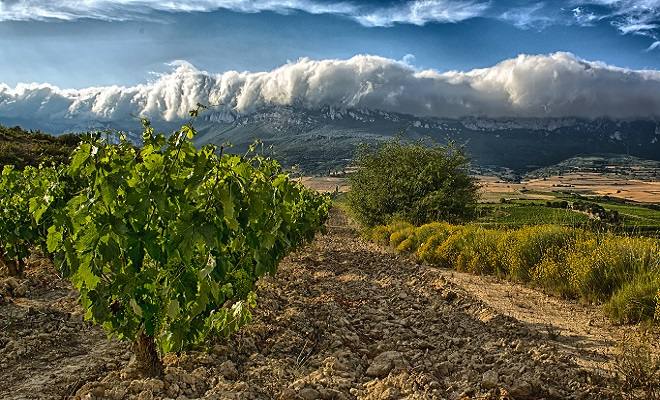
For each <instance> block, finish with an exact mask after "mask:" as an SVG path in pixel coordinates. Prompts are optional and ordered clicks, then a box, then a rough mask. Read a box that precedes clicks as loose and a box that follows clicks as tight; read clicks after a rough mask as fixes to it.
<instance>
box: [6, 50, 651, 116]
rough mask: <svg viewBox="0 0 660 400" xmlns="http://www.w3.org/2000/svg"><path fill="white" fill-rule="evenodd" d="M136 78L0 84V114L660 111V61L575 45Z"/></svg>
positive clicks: (187, 69) (179, 67) (180, 70)
mask: <svg viewBox="0 0 660 400" xmlns="http://www.w3.org/2000/svg"><path fill="white" fill-rule="evenodd" d="M173 68H174V70H173V71H172V72H171V73H168V74H164V75H160V76H158V77H157V78H156V79H155V80H154V81H152V82H149V83H145V84H142V85H137V86H132V87H122V86H109V87H92V88H86V89H81V90H64V89H60V88H57V87H54V86H51V85H48V84H34V83H33V84H19V85H17V86H15V87H9V86H8V85H3V84H0V120H2V119H16V118H38V119H47V120H49V121H53V122H62V121H122V120H127V119H130V118H132V117H131V116H132V115H141V116H145V117H150V118H153V119H162V120H167V121H174V120H177V119H181V118H185V117H186V115H187V112H188V111H189V110H191V109H193V108H194V107H195V105H196V104H197V103H198V102H200V103H203V104H223V105H224V107H227V108H231V109H233V110H235V111H238V112H244V113H246V112H250V111H253V110H256V109H258V108H259V107H263V106H267V105H298V106H302V107H307V108H312V109H313V108H316V107H321V106H324V105H333V106H337V107H346V108H352V107H357V108H362V107H364V108H373V109H382V110H386V111H395V112H401V113H408V114H414V115H419V116H432V117H461V116H489V117H567V116H571V117H584V118H596V117H603V116H604V117H612V118H634V117H641V118H658V117H660V71H655V70H630V69H624V68H618V67H614V66H610V65H606V64H604V63H601V62H591V61H586V60H583V59H580V58H578V57H576V56H574V55H572V54H570V53H554V54H550V55H520V56H518V57H516V58H512V59H508V60H505V61H502V62H500V63H499V64H497V65H494V66H492V67H489V68H483V69H475V70H471V71H466V72H461V71H449V72H439V71H436V70H418V69H415V68H414V67H412V66H411V65H409V64H408V63H406V62H403V61H397V60H392V59H388V58H382V57H377V56H368V55H359V56H355V57H352V58H350V59H346V60H335V59H330V60H311V59H300V60H298V61H296V62H292V63H289V64H285V65H283V66H281V67H279V68H276V69H274V70H272V71H267V72H237V71H228V72H224V73H220V74H212V73H208V72H205V71H200V70H197V69H196V68H195V67H193V66H192V65H190V64H188V63H186V62H177V63H176V65H175V66H173Z"/></svg>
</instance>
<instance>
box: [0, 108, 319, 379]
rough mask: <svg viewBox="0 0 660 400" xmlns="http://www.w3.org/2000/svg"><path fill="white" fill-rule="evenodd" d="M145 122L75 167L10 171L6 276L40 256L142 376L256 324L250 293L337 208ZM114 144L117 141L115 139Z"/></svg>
mask: <svg viewBox="0 0 660 400" xmlns="http://www.w3.org/2000/svg"><path fill="white" fill-rule="evenodd" d="M194 135H195V130H194V129H193V128H192V127H191V126H190V125H184V126H183V127H182V128H181V129H180V130H178V131H176V132H175V133H174V134H172V135H171V136H169V137H167V138H166V137H165V136H164V135H163V134H157V133H156V132H155V131H154V129H153V128H152V127H151V126H150V124H149V123H148V122H146V121H145V123H144V133H143V136H142V140H143V144H142V146H141V147H140V148H139V149H138V148H136V147H134V146H133V145H132V144H131V143H129V142H128V141H127V140H126V138H124V137H118V138H112V139H113V140H109V139H110V138H109V137H108V135H103V134H93V135H89V136H87V137H84V138H83V139H82V141H81V142H80V144H79V145H78V147H77V148H76V149H75V151H74V152H73V154H72V156H71V161H70V163H69V164H68V165H55V166H44V165H41V166H38V167H32V166H27V167H25V168H24V169H22V170H19V169H16V168H14V167H12V166H5V167H4V169H3V171H2V180H0V212H1V213H2V214H1V215H0V251H1V257H2V259H1V261H2V263H3V264H4V265H5V266H6V269H7V270H8V272H9V273H10V274H11V275H14V276H17V277H21V276H22V275H23V274H24V273H25V268H29V266H27V267H26V265H25V260H26V259H27V257H28V256H29V255H30V253H31V252H40V253H43V254H45V255H46V256H47V257H48V258H50V259H52V260H53V261H54V264H55V265H56V266H57V268H58V270H59V272H60V274H62V275H63V276H65V277H68V278H70V280H71V282H72V283H73V285H74V287H75V288H76V289H77V290H78V291H79V293H80V301H81V305H82V307H83V309H84V316H85V319H86V320H89V321H92V322H94V323H96V324H99V325H101V326H102V327H103V328H104V329H105V330H107V331H108V333H110V334H111V335H113V336H115V337H117V338H118V339H120V340H128V341H131V342H132V343H133V349H134V352H135V355H136V360H137V363H138V365H139V368H140V369H141V370H142V371H143V372H144V373H145V374H146V375H151V376H159V375H161V374H162V372H163V366H162V361H161V355H163V354H166V353H169V352H173V351H181V350H184V349H188V348H191V347H193V346H196V345H199V344H201V343H203V342H204V341H205V340H206V339H207V338H209V337H214V336H226V335H228V334H230V333H232V332H234V331H236V330H237V329H238V328H239V327H240V326H242V325H244V324H245V323H247V322H248V321H249V320H250V318H251V310H252V309H253V308H254V307H255V301H256V297H255V294H254V285H255V283H256V281H257V280H258V278H259V277H260V276H262V275H264V274H272V273H274V272H275V270H276V269H277V265H278V263H279V261H280V260H281V259H282V258H283V257H284V256H285V255H286V254H288V253H290V252H291V251H293V250H295V249H296V248H298V247H299V246H300V245H301V244H303V243H305V242H307V241H309V240H311V239H312V238H313V236H314V234H315V232H317V231H318V230H319V229H320V228H321V227H322V226H323V223H324V221H325V219H326V218H327V214H328V208H329V200H328V198H327V197H325V196H323V195H319V194H317V193H315V192H312V191H310V190H308V189H306V188H304V187H303V186H302V185H300V184H298V183H295V182H293V181H291V180H290V179H289V178H288V176H287V175H286V174H284V173H283V172H282V170H281V168H280V166H279V164H278V163H277V162H276V161H274V160H272V159H269V158H267V157H264V156H261V155H259V154H256V153H255V151H254V149H252V151H251V152H250V153H248V154H246V155H228V154H223V152H222V149H220V151H217V149H216V148H214V147H212V146H208V147H204V148H202V149H196V148H195V146H193V144H192V139H193V137H194ZM114 139H117V140H114Z"/></svg>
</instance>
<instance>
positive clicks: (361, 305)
mask: <svg viewBox="0 0 660 400" xmlns="http://www.w3.org/2000/svg"><path fill="white" fill-rule="evenodd" d="M31 271H32V272H30V274H28V276H27V278H26V279H24V280H18V281H17V280H8V279H5V280H4V282H2V283H0V294H2V295H3V300H0V301H2V302H4V303H2V304H1V305H0V398H1V399H61V398H74V399H141V400H147V399H194V398H203V399H304V400H311V399H338V400H339V399H365V400H367V399H614V398H619V396H620V391H621V384H620V382H619V381H618V380H617V379H616V378H615V377H614V376H613V374H612V373H611V372H610V369H611V364H612V363H611V360H612V352H611V351H609V350H608V349H611V348H612V346H613V343H614V342H615V341H616V340H617V337H618V336H617V335H619V334H620V333H621V331H620V330H619V328H616V327H611V326H610V328H608V329H605V325H606V322H604V320H603V321H601V320H598V321H595V322H594V323H593V324H592V325H597V326H601V325H602V326H601V328H598V327H597V328H594V329H590V328H588V327H587V328H585V330H583V331H580V330H579V329H578V328H575V329H572V330H571V329H568V328H567V326H569V327H570V326H575V324H577V325H580V324H581V322H580V321H587V322H586V323H587V325H588V324H589V321H590V320H593V319H594V317H593V315H592V314H590V313H591V312H592V311H590V310H589V309H588V308H585V307H581V306H580V307H578V306H576V305H575V304H572V303H567V302H564V301H561V300H557V299H551V300H548V301H543V300H542V299H543V297H538V296H543V295H542V294H539V293H538V292H534V291H531V290H530V289H526V288H519V289H520V293H523V294H524V293H527V291H530V293H532V294H531V295H530V296H524V295H520V296H513V295H509V296H508V297H507V296H504V295H502V296H497V295H494V294H493V293H490V292H489V293H485V292H484V288H485V287H487V286H488V285H490V286H492V287H495V286H497V285H504V286H503V287H502V288H500V289H501V290H502V292H501V294H502V293H504V291H506V290H508V291H509V292H513V291H515V288H516V286H515V285H511V284H503V283H499V282H493V281H492V280H489V279H486V278H482V277H470V278H467V277H465V276H461V275H455V274H452V273H450V272H448V271H443V270H438V269H435V268H430V267H426V266H420V265H418V264H416V263H414V262H413V261H411V260H409V259H406V258H404V257H401V256H397V255H396V254H393V253H392V252H389V251H387V250H385V249H381V248H378V247H377V246H375V245H373V244H370V243H367V242H365V241H364V240H363V239H361V238H360V237H359V236H358V235H357V233H356V232H355V230H353V229H352V228H351V227H350V226H349V224H348V223H347V220H346V218H345V217H344V216H343V215H342V214H340V213H339V212H334V213H333V216H332V218H331V220H330V222H329V226H328V233H327V234H326V235H319V236H318V238H317V239H316V240H315V241H314V242H313V243H312V244H310V245H309V246H308V247H306V248H305V249H303V250H302V251H300V252H298V253H296V254H293V255H292V256H290V257H288V258H287V259H286V260H285V261H284V262H283V263H282V265H281V267H280V270H279V272H278V273H277V275H276V276H275V277H269V278H266V279H264V280H263V281H262V282H261V284H260V286H259V290H258V295H259V299H258V309H257V311H256V312H255V315H254V321H253V323H252V324H250V325H249V326H247V327H246V328H244V329H243V330H242V331H240V332H239V333H238V334H236V335H234V336H233V337H231V338H230V339H228V340H221V341H217V342H214V343H212V345H211V348H210V351H208V352H188V353H185V354H180V355H169V356H167V357H166V358H165V364H166V374H165V376H164V377H163V379H162V380H161V379H142V378H140V377H139V376H137V375H136V374H135V372H134V370H133V369H132V367H131V365H130V361H129V358H130V353H129V352H128V350H127V347H128V346H127V345H126V344H122V343H117V342H115V341H112V340H108V339H107V338H106V336H105V335H104V333H103V332H101V331H100V330H99V329H98V328H97V327H92V326H89V325H87V324H86V323H84V322H83V321H82V318H81V316H80V311H79V309H78V307H77V306H76V304H75V297H76V294H75V292H73V291H71V290H70V287H69V286H68V285H67V284H66V283H65V282H64V281H61V280H60V279H58V278H57V277H56V276H54V274H53V272H52V271H53V270H52V268H50V267H49V266H47V265H41V266H38V267H35V266H32V268H31ZM480 282H481V283H480ZM507 285H508V286H507ZM534 296H537V297H534ZM530 299H536V300H530ZM539 299H541V300H539ZM535 301H536V302H537V303H538V304H537V303H535ZM526 302H527V304H526V309H528V310H530V311H528V312H522V311H516V312H514V311H512V310H514V309H515V308H516V307H518V306H517V305H516V304H518V305H519V304H523V305H525V303H526ZM541 303H543V304H542V305H539V304H541ZM546 303H547V304H546ZM571 307H572V308H571ZM523 308H525V307H523ZM534 309H536V310H538V312H541V313H552V315H553V317H552V318H550V317H548V318H545V319H543V318H544V317H543V318H542V317H538V318H542V319H541V320H538V319H534V318H535V317H533V315H534V314H535V313H534V312H533V311H532V310H534ZM552 310H554V311H552ZM538 312H537V313H538ZM558 318H559V319H568V320H571V321H577V322H571V323H568V322H567V321H564V320H562V321H556V320H557V319H558ZM580 318H581V319H580ZM571 324H572V325H571ZM621 329H624V328H621ZM625 329H627V330H631V328H625ZM587 330H588V331H589V333H586V332H587ZM589 335H591V336H589ZM594 338H595V339H594ZM589 343H596V344H593V345H589ZM598 346H600V347H598ZM601 350H602V351H601ZM585 360H587V361H585Z"/></svg>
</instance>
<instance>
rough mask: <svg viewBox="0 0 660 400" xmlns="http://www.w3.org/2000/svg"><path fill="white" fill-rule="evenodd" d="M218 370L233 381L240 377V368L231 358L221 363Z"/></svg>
mask: <svg viewBox="0 0 660 400" xmlns="http://www.w3.org/2000/svg"><path fill="white" fill-rule="evenodd" d="M218 372H220V375H222V376H224V377H225V378H226V379H229V380H232V381H233V380H235V379H236V378H238V370H237V369H236V366H235V365H234V363H233V362H232V361H231V360H227V361H225V362H223V363H222V364H220V366H219V367H218Z"/></svg>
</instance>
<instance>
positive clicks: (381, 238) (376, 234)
mask: <svg viewBox="0 0 660 400" xmlns="http://www.w3.org/2000/svg"><path fill="white" fill-rule="evenodd" d="M391 234H392V232H390V228H389V227H387V226H384V225H381V226H377V227H375V228H374V229H372V230H371V232H370V233H369V237H370V238H371V240H373V241H374V242H376V243H377V244H379V245H381V246H387V245H389V244H390V235H391Z"/></svg>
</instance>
